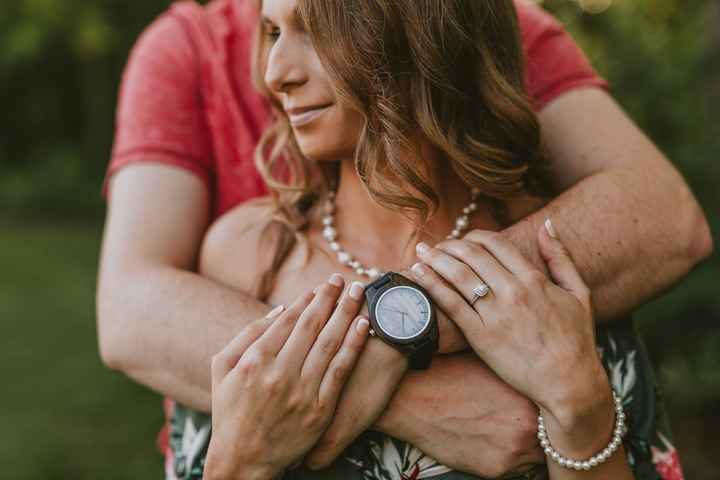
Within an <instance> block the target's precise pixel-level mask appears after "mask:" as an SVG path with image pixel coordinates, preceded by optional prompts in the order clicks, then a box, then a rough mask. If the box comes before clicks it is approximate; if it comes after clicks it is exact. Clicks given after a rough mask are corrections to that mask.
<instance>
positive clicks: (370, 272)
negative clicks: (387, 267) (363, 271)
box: [367, 267, 380, 278]
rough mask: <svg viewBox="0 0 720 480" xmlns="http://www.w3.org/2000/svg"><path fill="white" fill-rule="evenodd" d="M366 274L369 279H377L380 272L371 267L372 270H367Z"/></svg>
mask: <svg viewBox="0 0 720 480" xmlns="http://www.w3.org/2000/svg"><path fill="white" fill-rule="evenodd" d="M367 274H368V276H369V277H370V278H375V277H379V276H380V270H378V269H377V268H374V267H373V268H370V269H368V271H367Z"/></svg>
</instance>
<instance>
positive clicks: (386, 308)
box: [383, 307, 405, 315]
mask: <svg viewBox="0 0 720 480" xmlns="http://www.w3.org/2000/svg"><path fill="white" fill-rule="evenodd" d="M383 310H389V311H391V312H395V313H399V314H401V315H405V312H403V311H401V310H395V309H394V308H389V307H383Z"/></svg>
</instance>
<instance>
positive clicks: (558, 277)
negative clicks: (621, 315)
mask: <svg viewBox="0 0 720 480" xmlns="http://www.w3.org/2000/svg"><path fill="white" fill-rule="evenodd" d="M548 228H549V229H551V228H552V225H549V226H548ZM549 229H546V228H541V229H540V232H539V234H538V235H539V239H538V240H539V243H540V251H541V255H542V256H543V258H544V260H545V261H546V262H547V263H548V269H549V271H550V273H551V275H552V277H553V279H554V280H555V283H553V282H551V281H550V280H549V279H548V278H547V277H546V276H545V275H544V274H542V273H541V272H540V271H538V270H537V269H536V268H535V267H534V266H533V265H532V264H531V263H530V262H529V261H527V260H526V259H525V258H524V257H523V256H522V254H521V253H520V252H519V250H518V249H517V248H516V247H515V246H514V245H512V244H511V243H510V242H509V241H508V240H506V239H505V238H504V237H503V236H502V235H501V234H498V233H495V232H488V231H480V230H477V231H474V232H471V233H469V234H468V235H467V236H466V237H465V238H464V239H463V240H452V241H446V242H443V243H441V244H440V245H438V247H437V248H430V247H428V246H426V245H422V244H421V245H419V246H418V255H419V257H420V259H421V260H422V262H423V263H418V264H416V265H414V266H413V276H414V278H415V280H416V281H417V282H418V283H420V284H421V285H422V286H423V287H425V288H426V289H427V290H428V291H429V292H430V294H431V295H432V296H433V298H434V299H435V301H436V302H437V303H438V305H439V307H440V308H441V309H442V310H444V311H445V312H446V313H447V314H448V316H449V317H450V318H452V319H453V320H454V321H455V322H456V323H457V325H458V326H459V328H460V329H461V330H462V332H463V334H464V335H465V338H466V339H467V341H468V343H470V345H471V346H472V348H473V349H474V350H475V352H476V353H477V354H478V355H479V356H480V357H481V358H482V359H483V360H484V361H485V362H486V363H487V364H488V366H490V368H492V369H493V370H494V371H495V372H496V373H497V374H498V375H499V376H500V377H501V378H502V379H503V380H505V381H506V382H507V383H508V384H510V385H511V386H512V387H514V388H515V389H517V390H518V391H519V392H521V393H522V394H524V395H526V396H527V397H528V398H530V399H531V400H533V401H534V402H535V403H536V404H537V405H539V407H540V409H541V410H542V411H543V413H544V414H545V415H546V417H548V416H550V417H552V418H553V420H554V421H556V422H557V424H558V426H559V428H561V429H563V431H565V432H573V433H577V432H584V433H587V434H588V435H589V436H590V435H592V436H594V437H596V438H595V443H596V445H599V444H602V442H604V441H606V438H604V435H600V434H599V432H598V431H597V430H595V431H592V430H593V428H596V427H598V426H599V425H601V424H602V425H603V428H602V431H605V430H607V431H610V430H611V429H612V424H613V408H612V405H613V403H612V396H611V392H610V388H609V382H608V379H607V375H606V374H605V371H604V370H603V367H602V364H601V363H600V359H599V356H598V354H597V351H596V349H595V334H594V323H593V319H592V314H591V311H592V310H591V304H590V292H589V289H588V288H587V286H586V285H585V283H584V282H583V280H582V278H581V277H580V275H579V273H578V272H577V270H576V269H575V266H574V265H573V263H572V261H571V259H570V257H569V255H568V253H567V251H566V250H565V249H564V247H563V245H562V244H561V243H560V242H559V241H558V240H557V239H556V238H552V237H551V236H550V234H549V231H550V230H549ZM428 267H430V268H428ZM482 283H485V284H487V285H489V287H490V293H489V294H488V295H487V296H485V297H482V298H478V299H477V300H475V301H474V303H473V304H472V305H471V304H470V302H472V301H473V300H474V294H473V289H474V288H475V287H477V286H478V285H480V284H482ZM589 419H592V420H593V421H592V422H591V421H589ZM546 420H547V418H546ZM591 424H592V427H593V428H590V425H591ZM608 438H609V437H608ZM578 439H579V437H578ZM598 442H599V443H598ZM591 448H592V447H591ZM592 453H594V452H592Z"/></svg>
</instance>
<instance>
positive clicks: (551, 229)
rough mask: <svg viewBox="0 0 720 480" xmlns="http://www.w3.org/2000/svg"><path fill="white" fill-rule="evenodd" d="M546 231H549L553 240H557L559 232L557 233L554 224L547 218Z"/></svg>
mask: <svg viewBox="0 0 720 480" xmlns="http://www.w3.org/2000/svg"><path fill="white" fill-rule="evenodd" d="M545 230H547V232H548V235H550V236H551V237H552V238H557V232H556V231H555V227H554V226H553V224H552V221H551V220H550V219H549V218H547V219H545Z"/></svg>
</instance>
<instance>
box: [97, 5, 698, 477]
mask: <svg viewBox="0 0 720 480" xmlns="http://www.w3.org/2000/svg"><path fill="white" fill-rule="evenodd" d="M517 5H518V14H519V19H520V26H521V31H522V34H523V44H524V47H525V52H526V55H527V73H528V82H527V83H528V92H529V93H530V94H531V96H532V97H533V99H534V100H535V103H536V106H537V109H538V112H539V113H538V114H539V119H540V123H541V126H542V130H543V136H544V145H545V147H546V148H547V151H548V153H549V156H550V158H551V160H552V162H553V166H554V180H555V184H556V187H557V189H558V191H562V192H563V193H562V194H560V195H558V196H557V198H555V199H554V200H553V201H552V202H551V203H550V204H549V205H547V206H546V207H545V208H543V209H542V210H541V211H539V212H537V213H535V214H533V215H531V216H529V217H527V218H525V219H523V220H522V221H520V222H518V223H517V224H515V225H513V226H511V227H510V228H508V229H506V230H505V231H504V232H503V234H504V235H506V236H507V237H508V238H509V239H511V240H512V241H513V242H514V243H515V244H516V245H517V246H518V247H519V248H520V249H521V250H522V251H523V252H524V253H525V254H526V256H527V257H528V258H529V259H531V260H532V261H533V262H534V263H535V264H536V265H538V266H541V265H542V261H541V260H540V257H539V254H538V252H537V247H536V242H535V234H536V232H537V229H538V227H539V226H540V223H541V222H542V221H544V219H545V218H546V217H552V219H553V222H554V223H555V224H556V225H557V226H558V228H561V229H562V231H563V232H566V233H565V235H564V242H565V244H566V246H567V248H568V250H569V251H570V253H571V254H572V257H573V259H574V260H575V262H576V264H577V265H578V269H579V270H580V272H581V273H582V274H583V277H584V279H585V281H586V283H587V284H588V285H589V287H590V288H591V289H592V293H593V300H594V305H595V309H596V312H595V314H596V317H597V318H598V319H599V320H600V321H604V320H609V319H614V318H618V317H621V316H622V315H623V314H626V313H628V312H629V311H630V310H632V309H633V308H635V307H636V306H637V305H639V304H641V303H642V302H644V301H646V300H647V299H649V298H651V297H652V296H653V295H656V294H658V293H659V292H661V291H663V290H665V289H666V288H668V287H669V286H671V285H672V284H674V283H675V282H677V281H678V280H679V279H680V278H682V277H683V276H684V275H685V274H687V272H688V271H689V270H690V269H691V268H692V267H693V266H694V265H695V264H697V262H699V261H700V260H702V259H703V258H705V257H707V256H708V255H709V254H710V252H711V250H712V240H711V237H710V233H709V230H708V226H707V223H706V221H705V219H704V216H703V214H702V212H701V210H700V208H699V206H698V205H697V202H696V201H695V199H694V198H693V196H692V194H691V193H690V191H689V190H688V188H687V186H686V185H685V183H684V182H683V180H682V178H681V177H680V176H679V175H678V173H677V172H676V171H675V170H674V169H673V167H672V166H671V164H670V163H669V162H668V161H667V159H665V158H664V157H663V155H662V154H661V153H660V152H659V151H658V150H657V149H656V148H655V147H654V146H653V145H652V143H651V142H650V141H649V140H648V139H647V138H646V137H645V136H644V135H643V134H642V133H641V132H640V131H639V130H638V129H637V127H635V126H634V125H633V124H632V122H631V121H630V120H629V119H628V118H627V117H626V116H625V115H624V114H623V112H622V111H621V109H620V108H619V107H618V106H617V105H616V104H615V103H614V101H613V100H612V98H611V97H610V96H609V95H608V94H607V93H606V92H605V91H603V90H604V89H605V87H606V84H605V82H604V81H602V79H600V78H599V77H597V76H596V74H595V73H594V72H593V71H592V69H591V68H590V66H589V65H588V64H587V62H586V60H585V59H584V57H583V56H582V53H581V52H579V51H578V50H577V49H576V47H575V46H574V44H573V43H572V41H571V39H569V37H568V36H567V34H566V33H565V32H564V31H563V30H562V28H561V26H560V25H559V24H557V22H555V21H554V20H553V19H552V18H551V17H549V16H548V15H546V14H544V13H543V12H542V11H541V10H539V9H537V7H532V6H529V5H526V4H524V3H520V2H518V4H517ZM254 15H255V14H254V12H252V11H251V7H250V2H247V1H245V2H243V1H232V0H217V1H215V2H213V3H211V4H210V5H209V6H208V7H206V8H205V9H199V8H196V7H192V6H190V5H184V6H176V7H173V9H171V11H170V12H169V13H168V14H166V15H165V16H163V17H162V18H161V19H160V20H158V21H157V22H156V23H155V24H154V25H153V26H152V27H151V28H149V29H148V31H146V33H145V34H144V35H143V37H142V39H141V40H140V41H139V43H138V46H137V47H136V49H135V50H134V53H133V56H132V58H131V60H130V62H129V64H128V68H127V70H126V73H125V77H124V81H123V88H122V91H121V99H120V105H119V109H118V125H117V133H116V145H115V150H114V155H113V161H112V163H111V166H110V169H109V171H108V185H107V186H108V191H107V192H108V199H109V210H108V218H107V224H106V231H105V240H104V244H103V252H102V265H101V271H100V277H99V285H98V331H99V339H100V349H101V354H102V357H103V359H104V361H105V362H106V364H107V365H108V366H110V367H111V368H115V369H119V370H122V371H123V372H125V373H126V374H128V375H129V376H130V377H132V378H134V379H136V380H137V381H138V382H140V383H143V384H145V385H147V386H149V387H150V388H153V389H155V390H157V391H160V392H162V393H164V394H166V395H168V396H169V397H171V398H173V399H175V400H177V401H178V402H180V403H182V404H184V405H188V406H190V407H193V408H195V409H197V410H200V411H205V412H209V411H210V372H209V368H208V367H209V364H210V358H211V357H212V355H213V354H214V353H216V352H218V351H219V350H221V349H222V348H223V347H224V346H225V345H226V344H227V343H228V342H229V341H230V340H231V339H232V338H233V337H234V336H235V334H236V333H237V332H238V331H240V330H241V329H242V328H243V327H244V326H246V325H247V324H248V323H250V322H252V321H253V320H255V319H257V318H260V317H261V316H262V315H264V314H265V313H266V312H267V310H268V308H267V307H266V306H265V305H262V304H260V303H259V302H257V301H255V300H254V299H252V298H249V297H247V296H245V295H242V294H240V293H239V292H236V291H232V290H230V289H228V288H226V287H223V286H221V285H218V284H216V283H213V282H211V281H209V280H207V279H204V278H202V277H200V276H198V275H196V274H194V273H193V270H194V268H195V260H196V256H197V253H198V251H199V247H200V242H201V241H202V238H203V236H204V232H205V230H206V228H207V226H208V224H209V222H210V221H211V220H212V219H214V218H216V217H217V216H218V215H219V214H221V213H223V212H224V211H227V210H228V209H229V208H231V207H232V206H234V205H236V204H237V203H239V202H240V201H244V200H247V199H249V198H251V197H253V196H256V195H260V194H262V193H263V189H262V185H261V182H260V179H259V177H258V175H257V173H256V172H254V169H253V167H252V160H251V157H252V149H253V148H254V145H255V143H256V141H257V138H258V136H259V133H260V132H261V131H262V127H263V126H264V124H265V122H266V121H267V118H266V117H264V115H266V106H265V105H263V103H262V101H261V100H260V99H259V97H258V96H257V94H255V92H253V91H251V89H250V88H249V83H250V82H249V78H248V72H247V69H246V68H245V62H246V60H247V55H248V51H249V43H248V40H249V33H250V30H251V28H252V25H253V24H254V21H255V20H256V16H254ZM589 132H591V134H589ZM238 144H239V145H240V147H238V146H237V145H238ZM177 167H179V168H177ZM110 179H112V182H111V184H110ZM658 212H662V213H663V215H662V216H660V215H658V214H657V213H658ZM659 259H662V262H659V261H658V260H659ZM442 368H445V369H446V370H445V371H444V372H443V374H442V375H440V373H439V372H438V371H437V369H435V368H433V369H431V371H430V372H428V377H426V378H425V382H424V383H425V385H428V386H432V381H433V380H436V381H438V382H439V381H441V380H442V382H444V384H445V385H444V386H445V387H448V385H447V383H448V382H449V381H450V382H452V381H454V382H457V383H456V384H453V385H451V386H453V387H455V388H456V389H457V390H458V391H462V392H464V393H466V395H467V396H468V397H471V393H472V392H473V390H472V389H473V388H475V389H481V391H482V392H483V395H484V397H485V398H490V397H491V396H493V395H494V397H493V401H496V402H498V403H501V404H503V405H505V406H506V407H507V409H506V410H505V412H504V413H505V414H507V413H508V409H509V410H510V411H512V409H516V410H517V418H522V419H524V420H527V419H528V418H529V417H530V418H534V415H533V414H532V411H531V409H530V406H529V404H528V403H527V402H524V401H523V399H521V398H518V396H517V394H515V393H514V392H512V391H509V390H508V389H507V388H505V386H504V385H502V384H501V383H500V382H497V381H493V379H492V378H477V377H472V378H476V379H477V383H474V382H472V381H468V377H467V376H466V375H463V372H467V371H468V370H467V369H468V368H470V366H469V364H467V363H463V362H462V361H460V360H457V359H453V360H452V361H449V362H448V363H447V364H444V365H443V366H442ZM433 370H435V372H433ZM427 391H428V392H432V388H428V390H427ZM401 393H402V392H401ZM406 399H407V400H408V401H413V400H416V401H417V398H413V396H412V395H410V394H408V398H406ZM444 400H445V401H444V403H443V406H442V407H440V408H444V409H446V410H445V411H446V412H452V411H453V409H457V408H458V406H460V405H462V402H463V401H465V402H466V401H467V400H465V398H463V397H462V396H460V395H458V396H455V397H453V398H446V399H444ZM453 402H456V403H453ZM361 407H362V406H361V405H360V407H359V408H360V409H362V408H361ZM481 407H483V408H486V409H485V410H482V408H479V409H478V411H477V413H476V414H477V417H478V418H476V419H475V420H476V421H475V422H473V421H467V422H464V423H463V425H457V426H456V427H455V430H454V431H453V433H455V434H456V435H458V436H460V435H463V437H464V438H467V439H468V441H467V442H462V443H463V445H453V449H454V450H455V452H447V456H448V457H452V455H455V456H456V457H457V459H458V462H460V461H461V459H465V460H464V461H470V462H477V465H464V466H466V467H467V468H468V469H472V468H476V469H478V470H484V471H487V472H488V473H490V474H493V473H494V474H497V475H500V474H503V473H506V472H509V471H515V470H516V469H517V468H518V467H519V466H522V465H523V464H524V463H526V462H527V461H529V459H531V458H535V457H533V455H536V451H535V442H534V431H533V428H534V423H532V422H518V423H517V424H516V425H513V426H512V427H513V428H508V429H506V430H503V431H499V430H495V431H493V432H489V431H487V430H490V429H489V428H488V427H487V426H484V425H493V422H492V417H493V416H499V412H497V411H493V410H492V409H490V407H489V406H488V405H483V406H481ZM390 410H392V409H389V411H388V412H386V415H385V416H384V417H383V418H382V421H383V422H385V423H392V421H393V412H392V411H390ZM481 418H482V420H481ZM347 423H348V420H347V414H346V413H344V412H342V411H340V412H338V416H337V419H336V422H335V423H334V424H333V427H331V429H330V432H331V434H329V435H328V436H327V438H326V439H325V440H324V441H323V442H321V445H320V447H319V448H318V449H317V450H316V451H315V452H314V454H313V455H312V456H311V457H310V459H309V461H310V462H311V463H312V464H314V465H315V466H322V465H324V464H327V462H328V461H330V460H332V458H334V456H336V455H337V453H338V452H337V450H338V445H342V444H343V442H346V440H347V439H346V438H343V435H344V433H343V432H344V431H346V430H349V429H346V428H343V427H344V426H345V425H347ZM416 428H418V429H419V430H422V431H421V432H417V434H418V435H419V436H421V435H422V434H425V436H426V437H433V438H436V439H441V438H444V437H442V432H440V430H441V425H440V424H439V422H436V423H433V421H432V419H430V420H428V422H427V423H426V424H423V425H418V426H416ZM483 428H485V429H486V430H485V431H482V429H483ZM462 429H466V430H467V431H462ZM479 429H480V430H479ZM431 432H432V433H433V435H430V433H431ZM483 434H484V435H483ZM490 437H492V440H493V441H492V442H490V441H489V438H490ZM441 443H442V442H438V445H436V446H435V447H436V448H438V449H442V448H443V447H442V445H441ZM463 449H466V450H463ZM478 451H482V452H484V454H483V455H471V454H470V453H471V452H478ZM468 459H470V460H468ZM451 460H452V459H451ZM491 467H492V468H495V469H496V470H494V471H490V470H488V469H489V468H491Z"/></svg>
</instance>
